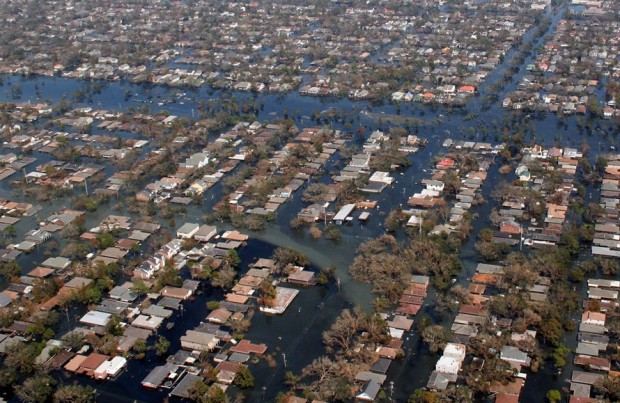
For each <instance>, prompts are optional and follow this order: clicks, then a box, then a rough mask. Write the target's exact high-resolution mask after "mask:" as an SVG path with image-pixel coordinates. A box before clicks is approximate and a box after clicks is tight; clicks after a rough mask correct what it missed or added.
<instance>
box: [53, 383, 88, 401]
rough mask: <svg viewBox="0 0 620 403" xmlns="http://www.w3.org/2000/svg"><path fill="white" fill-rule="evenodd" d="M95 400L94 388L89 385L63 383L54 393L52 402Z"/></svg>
mask: <svg viewBox="0 0 620 403" xmlns="http://www.w3.org/2000/svg"><path fill="white" fill-rule="evenodd" d="M95 400H96V395H95V390H94V389H93V388H92V387H90V386H81V385H65V386H61V387H60V388H58V390H57V391H56V392H55V393H54V403H65V402H66V403H90V402H94V401H95Z"/></svg>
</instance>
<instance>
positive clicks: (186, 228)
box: [177, 222, 200, 239]
mask: <svg viewBox="0 0 620 403" xmlns="http://www.w3.org/2000/svg"><path fill="white" fill-rule="evenodd" d="M199 229H200V225H198V224H195V223H189V222H188V223H185V224H183V226H181V228H179V229H178V230H177V238H181V239H187V238H191V237H192V236H194V234H195V233H196V232H198V230H199Z"/></svg>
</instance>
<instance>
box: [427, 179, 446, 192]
mask: <svg viewBox="0 0 620 403" xmlns="http://www.w3.org/2000/svg"><path fill="white" fill-rule="evenodd" d="M444 187H445V184H444V183H443V182H442V181H437V180H429V181H427V182H426V188H427V189H428V190H432V191H435V192H443V189H444Z"/></svg>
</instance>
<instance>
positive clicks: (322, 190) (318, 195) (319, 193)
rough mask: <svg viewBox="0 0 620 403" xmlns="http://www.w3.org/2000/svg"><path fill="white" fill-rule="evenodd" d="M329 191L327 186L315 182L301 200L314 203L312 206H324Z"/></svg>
mask: <svg viewBox="0 0 620 403" xmlns="http://www.w3.org/2000/svg"><path fill="white" fill-rule="evenodd" d="M328 190H329V189H328V187H327V185H325V184H323V183H316V182H315V183H313V184H311V185H309V186H308V188H307V189H306V191H305V192H304V194H303V195H302V196H301V200H303V201H304V202H306V203H312V204H314V203H321V204H322V203H324V202H325V197H326V196H327V192H328Z"/></svg>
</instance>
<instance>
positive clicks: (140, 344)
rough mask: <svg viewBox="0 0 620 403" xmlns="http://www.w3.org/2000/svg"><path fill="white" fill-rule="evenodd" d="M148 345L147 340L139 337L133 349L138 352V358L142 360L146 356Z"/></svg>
mask: <svg viewBox="0 0 620 403" xmlns="http://www.w3.org/2000/svg"><path fill="white" fill-rule="evenodd" d="M147 348H148V347H147V345H146V342H145V341H144V340H142V339H138V340H136V342H135V343H134V345H133V347H132V350H133V351H134V352H135V353H136V358H137V359H138V360H142V359H144V357H146V350H147Z"/></svg>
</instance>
